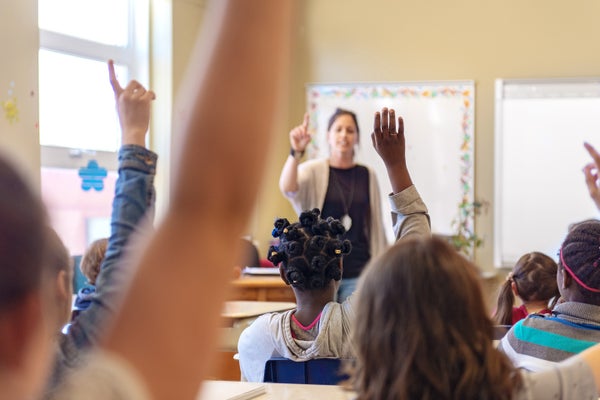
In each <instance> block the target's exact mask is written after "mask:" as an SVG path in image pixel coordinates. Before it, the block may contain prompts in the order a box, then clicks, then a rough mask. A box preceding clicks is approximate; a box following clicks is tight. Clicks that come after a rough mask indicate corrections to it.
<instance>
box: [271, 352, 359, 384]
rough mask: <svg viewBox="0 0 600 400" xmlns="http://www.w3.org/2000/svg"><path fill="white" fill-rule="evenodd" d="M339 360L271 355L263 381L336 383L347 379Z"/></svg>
mask: <svg viewBox="0 0 600 400" xmlns="http://www.w3.org/2000/svg"><path fill="white" fill-rule="evenodd" d="M341 361H342V360H341V359H339V358H315V359H312V360H307V361H293V360H290V359H287V358H283V357H273V358H271V359H270V360H268V361H267V363H266V364H265V377H264V381H265V382H275V383H308V384H312V385H337V384H338V383H339V382H341V381H343V380H345V379H348V376H347V375H345V374H342V373H340V366H341Z"/></svg>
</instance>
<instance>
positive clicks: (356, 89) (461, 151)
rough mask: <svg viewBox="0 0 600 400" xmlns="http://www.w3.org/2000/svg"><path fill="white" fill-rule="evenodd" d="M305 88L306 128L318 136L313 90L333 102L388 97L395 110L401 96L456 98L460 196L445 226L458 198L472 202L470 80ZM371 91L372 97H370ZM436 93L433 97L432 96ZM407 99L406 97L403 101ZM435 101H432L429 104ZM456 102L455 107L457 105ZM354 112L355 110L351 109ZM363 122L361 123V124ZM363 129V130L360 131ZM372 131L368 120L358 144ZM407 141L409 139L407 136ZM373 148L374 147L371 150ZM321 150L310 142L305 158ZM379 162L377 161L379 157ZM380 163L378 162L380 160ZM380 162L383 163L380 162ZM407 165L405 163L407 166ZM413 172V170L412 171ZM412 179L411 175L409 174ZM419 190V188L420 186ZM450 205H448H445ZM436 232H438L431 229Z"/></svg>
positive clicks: (468, 221)
mask: <svg viewBox="0 0 600 400" xmlns="http://www.w3.org/2000/svg"><path fill="white" fill-rule="evenodd" d="M336 89H343V90H346V92H345V93H343V94H340V91H339V90H338V92H335V90H336ZM305 90H306V107H307V108H306V109H307V110H308V112H309V114H310V115H311V125H310V126H309V130H312V131H313V132H316V134H317V135H322V134H323V133H324V131H326V127H319V126H317V125H314V124H315V121H317V118H315V109H316V108H317V107H318V101H315V100H314V98H313V96H314V94H315V93H314V92H317V94H318V96H320V98H323V97H325V96H330V97H329V98H328V100H330V101H334V99H335V98H336V96H338V97H337V98H339V99H341V100H344V99H346V98H347V97H346V96H359V97H357V98H360V99H361V100H365V99H366V100H365V101H379V102H380V101H382V100H386V101H387V100H388V99H389V106H388V107H390V108H395V109H396V110H398V108H397V106H398V102H399V101H401V100H402V99H409V98H412V100H413V101H414V100H419V101H423V100H432V99H438V98H448V99H452V100H454V99H456V100H458V101H459V102H460V107H462V109H461V111H460V115H458V114H456V117H455V118H457V119H458V118H460V121H461V122H460V124H459V126H457V132H458V133H459V135H460V138H456V139H455V140H457V141H460V142H461V144H460V146H459V148H456V153H457V159H456V162H457V163H458V164H457V165H459V167H458V169H459V170H460V174H461V176H460V178H459V179H457V182H456V185H457V189H456V190H457V192H460V193H461V199H459V200H458V201H457V204H456V205H455V206H454V205H453V206H451V207H452V210H455V212H452V215H451V216H450V215H448V216H446V215H445V217H447V218H448V219H449V220H448V221H447V223H448V225H449V224H451V220H453V219H456V218H457V217H458V213H459V204H460V203H461V201H464V202H473V201H474V193H475V190H474V183H475V179H474V165H475V151H474V149H475V92H476V88H475V81H473V80H451V81H404V82H402V81H400V82H351V83H348V82H338V83H309V84H307V85H306V86H305ZM368 90H372V91H373V92H368ZM371 93H373V97H372V98H371V97H368V96H371ZM436 96H437V97H436ZM405 101H408V100H405ZM433 104H436V103H433ZM458 104H459V103H458V102H457V104H456V105H457V106H458ZM355 111H356V110H355ZM360 119H361V118H360V116H359V123H360ZM365 125H366V124H364V123H361V126H365ZM364 130H365V129H363V131H364ZM371 132H372V122H370V125H369V131H368V132H366V131H364V132H361V136H363V139H361V142H362V143H361V146H369V147H372V145H371V139H370V137H367V136H370V133H371ZM408 140H410V139H408ZM427 150H428V149H419V148H417V149H416V151H427ZM373 151H374V150H373ZM323 153H324V150H319V144H318V143H315V140H314V139H313V142H312V143H311V144H310V145H309V147H308V148H307V154H308V158H315V157H319V156H324V155H325V154H323ZM379 161H381V160H379ZM381 163H382V162H381ZM382 165H383V163H382ZM410 168H411V165H409V169H410ZM376 172H377V171H376ZM413 174H414V171H413ZM382 175H383V174H381V173H379V174H377V178H378V181H379V185H380V189H381V191H382V196H381V197H382V209H383V212H384V214H386V211H387V215H384V217H385V218H387V219H389V218H390V217H389V201H388V199H387V193H386V191H385V190H384V187H387V186H388V185H387V183H388V182H389V178H388V177H387V174H385V176H382ZM413 178H414V177H413ZM415 185H416V187H417V188H418V189H419V188H423V183H422V182H418V181H415ZM421 190H422V189H421ZM449 207H450V206H449ZM387 219H385V220H384V221H386V222H384V225H386V226H385V227H386V229H387V236H388V239H389V240H393V239H394V237H393V232H392V227H391V219H390V221H389V223H387ZM463 225H466V226H468V228H469V229H473V227H474V221H473V218H471V217H469V218H467V219H466V220H465V222H464V224H463ZM434 233H440V232H434Z"/></svg>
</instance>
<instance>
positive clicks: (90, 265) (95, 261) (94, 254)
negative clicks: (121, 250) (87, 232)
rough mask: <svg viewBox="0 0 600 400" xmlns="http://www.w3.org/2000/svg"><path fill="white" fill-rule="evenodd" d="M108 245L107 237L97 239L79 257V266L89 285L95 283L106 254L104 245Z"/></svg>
mask: <svg viewBox="0 0 600 400" xmlns="http://www.w3.org/2000/svg"><path fill="white" fill-rule="evenodd" d="M107 246H108V238H102V239H98V240H95V241H93V242H92V244H90V245H89V247H88V248H87V250H86V251H85V254H84V255H83V257H82V258H81V264H80V265H79V268H80V269H81V272H82V273H83V275H84V276H85V277H86V278H87V280H88V282H89V283H90V285H95V284H96V278H97V277H98V274H99V273H100V265H101V264H102V261H103V260H104V256H105V254H106V247H107Z"/></svg>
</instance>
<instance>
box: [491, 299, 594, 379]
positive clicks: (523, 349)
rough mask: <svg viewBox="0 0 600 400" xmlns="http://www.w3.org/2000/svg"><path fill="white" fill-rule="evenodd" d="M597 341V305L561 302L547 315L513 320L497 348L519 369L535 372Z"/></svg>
mask: <svg viewBox="0 0 600 400" xmlns="http://www.w3.org/2000/svg"><path fill="white" fill-rule="evenodd" d="M596 343H600V306H595V305H591V304H586V303H577V302H565V303H562V304H559V305H557V306H556V307H555V308H554V311H553V312H552V314H551V315H537V314H532V315H529V316H528V317H527V318H525V319H523V320H521V321H519V322H517V323H516V324H515V325H514V326H513V327H512V328H511V329H510V330H509V331H508V332H507V334H506V335H505V336H504V338H502V340H501V341H500V343H499V345H498V349H499V350H500V351H502V352H504V353H505V354H506V355H507V356H508V357H509V358H510V359H511V360H512V362H513V364H514V365H515V366H517V367H519V368H524V369H527V370H530V371H539V370H541V369H545V368H547V367H550V366H553V365H555V364H556V363H557V362H559V361H562V360H565V359H567V358H569V357H570V356H572V355H574V354H577V353H580V352H582V351H583V350H585V349H587V348H589V347H591V346H593V345H595V344H596Z"/></svg>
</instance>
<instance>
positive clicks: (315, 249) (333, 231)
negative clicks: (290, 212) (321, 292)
mask: <svg viewBox="0 0 600 400" xmlns="http://www.w3.org/2000/svg"><path fill="white" fill-rule="evenodd" d="M320 214H321V211H320V210H319V209H318V208H314V209H313V210H311V211H304V212H302V213H301V214H300V218H299V222H294V223H290V222H289V221H288V220H287V219H286V218H278V219H277V220H275V223H274V228H273V231H272V235H273V237H274V238H279V245H278V246H271V247H270V248H269V253H268V254H267V258H268V259H269V261H271V262H272V263H273V264H274V265H279V264H280V263H281V266H282V268H283V271H284V274H285V278H286V279H287V281H288V282H289V283H290V284H291V285H292V286H293V287H295V288H297V289H300V290H314V289H321V288H324V287H325V286H327V284H328V283H329V282H330V281H331V280H332V279H333V280H336V281H339V280H340V279H342V269H341V261H342V257H343V256H345V255H347V254H349V253H350V250H351V249H352V246H351V245H350V241H349V240H343V239H342V236H343V235H344V233H346V229H345V228H344V226H343V225H342V223H341V222H340V221H339V220H337V219H334V218H331V217H329V218H327V219H322V218H320Z"/></svg>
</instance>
